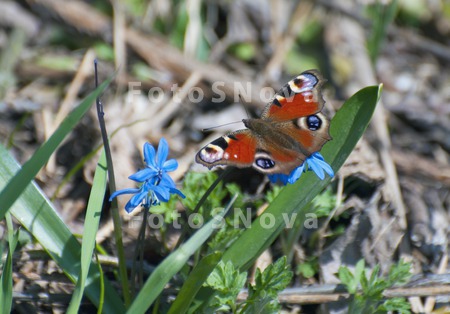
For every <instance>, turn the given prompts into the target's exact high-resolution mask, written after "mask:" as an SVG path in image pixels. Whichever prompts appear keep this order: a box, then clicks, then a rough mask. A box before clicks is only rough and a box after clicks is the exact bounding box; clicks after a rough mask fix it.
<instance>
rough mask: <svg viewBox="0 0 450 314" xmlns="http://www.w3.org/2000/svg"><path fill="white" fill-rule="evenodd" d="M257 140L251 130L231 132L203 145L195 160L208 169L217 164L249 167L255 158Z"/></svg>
mask: <svg viewBox="0 0 450 314" xmlns="http://www.w3.org/2000/svg"><path fill="white" fill-rule="evenodd" d="M257 142H258V141H257V139H256V138H255V137H254V134H253V133H252V131H251V130H239V131H236V132H232V133H229V134H227V135H224V136H222V137H219V138H218V139H216V140H214V141H212V142H211V143H209V144H208V145H206V146H205V147H203V148H202V149H201V150H200V151H199V152H198V153H197V155H196V156H195V161H196V162H198V163H200V164H202V165H204V166H206V167H208V168H209V169H211V168H212V167H214V166H218V165H233V166H236V167H240V168H245V167H250V166H251V165H252V164H253V161H254V159H255V153H256V148H257Z"/></svg>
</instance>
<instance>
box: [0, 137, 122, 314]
mask: <svg viewBox="0 0 450 314" xmlns="http://www.w3.org/2000/svg"><path fill="white" fill-rule="evenodd" d="M0 160H1V163H0V188H3V187H4V185H5V182H8V181H9V180H10V179H11V178H12V177H13V176H14V174H15V173H17V172H18V171H19V169H20V167H19V165H18V164H17V162H16V161H15V160H14V159H13V158H12V157H11V155H10V154H9V153H8V151H7V150H6V149H5V147H4V146H3V145H0ZM23 188H24V191H23V193H22V194H21V197H20V198H19V199H18V200H17V202H15V203H14V205H13V206H12V207H11V209H10V213H11V214H12V215H13V216H14V217H15V218H16V219H17V220H18V221H19V222H20V224H21V225H22V226H23V227H24V228H25V229H27V230H28V231H29V232H30V233H31V234H32V235H33V236H34V237H35V238H36V240H37V241H38V242H39V243H40V244H41V245H42V247H43V248H44V249H45V250H46V251H47V253H48V254H49V255H50V257H51V258H52V259H53V260H54V261H55V262H56V263H57V264H58V266H59V267H61V269H62V270H63V271H64V273H65V274H66V275H67V276H68V277H69V279H70V280H71V281H73V282H76V281H77V278H78V274H79V273H80V256H81V245H80V243H79V242H78V241H77V239H76V238H75V237H74V236H73V235H72V233H71V232H70V230H69V228H68V227H67V226H66V225H65V223H64V222H63V221H62V219H61V217H60V216H59V215H58V213H57V212H56V210H55V208H53V206H52V204H51V203H50V201H49V200H48V199H47V198H46V197H45V195H44V194H43V192H42V191H41V190H40V189H39V187H38V186H37V185H36V184H35V183H34V182H32V183H31V184H25V186H24V187H23ZM2 209H3V208H2ZM92 265H94V266H93V267H90V269H89V276H88V279H87V280H86V290H85V293H86V296H87V297H88V298H89V299H90V300H91V301H92V303H94V304H95V305H97V306H98V305H99V302H100V290H101V288H100V275H99V272H98V269H97V267H96V266H95V264H91V266H92ZM104 309H105V312H107V313H123V312H124V311H125V307H124V305H123V303H122V300H121V298H120V296H119V295H118V294H117V292H116V291H115V290H114V288H113V287H112V285H111V284H110V282H109V281H107V280H106V281H105V306H104Z"/></svg>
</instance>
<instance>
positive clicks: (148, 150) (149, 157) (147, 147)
mask: <svg viewBox="0 0 450 314" xmlns="http://www.w3.org/2000/svg"><path fill="white" fill-rule="evenodd" d="M143 150H144V161H145V164H146V165H147V166H153V167H155V168H157V167H156V163H155V157H156V152H155V148H153V146H152V145H151V144H149V143H145V144H144V149H143Z"/></svg>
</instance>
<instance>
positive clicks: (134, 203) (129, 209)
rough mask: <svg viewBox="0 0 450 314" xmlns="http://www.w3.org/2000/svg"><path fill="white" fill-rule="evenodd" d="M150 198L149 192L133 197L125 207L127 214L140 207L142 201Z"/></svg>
mask: <svg viewBox="0 0 450 314" xmlns="http://www.w3.org/2000/svg"><path fill="white" fill-rule="evenodd" d="M147 196H148V192H147V191H142V192H141V193H138V194H135V195H133V197H132V198H131V199H130V200H129V201H128V203H127V204H126V205H125V210H126V211H127V213H130V212H132V211H133V209H135V208H136V207H138V206H139V204H141V203H142V201H143V200H144V199H145V197H147Z"/></svg>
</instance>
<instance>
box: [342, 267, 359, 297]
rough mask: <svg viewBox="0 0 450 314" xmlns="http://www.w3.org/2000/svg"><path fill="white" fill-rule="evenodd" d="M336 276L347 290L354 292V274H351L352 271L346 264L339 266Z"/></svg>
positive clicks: (355, 284)
mask: <svg viewBox="0 0 450 314" xmlns="http://www.w3.org/2000/svg"><path fill="white" fill-rule="evenodd" d="M338 278H339V280H340V281H341V282H342V284H344V285H345V286H346V287H347V291H348V292H349V293H350V294H355V293H356V287H357V281H356V280H355V276H353V274H352V272H351V271H350V270H349V269H348V268H347V267H346V266H341V267H339V270H338Z"/></svg>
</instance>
